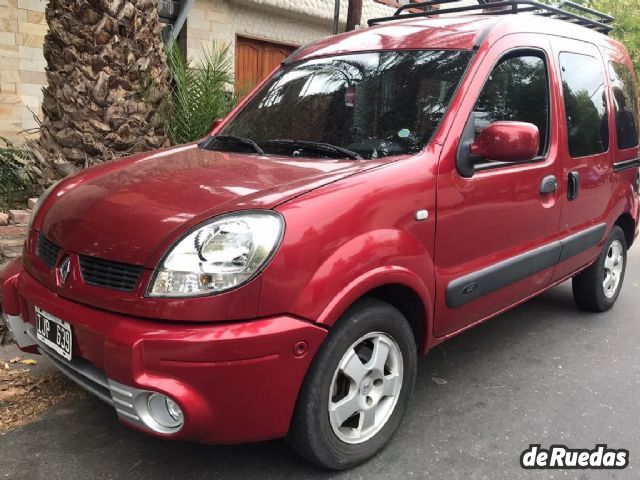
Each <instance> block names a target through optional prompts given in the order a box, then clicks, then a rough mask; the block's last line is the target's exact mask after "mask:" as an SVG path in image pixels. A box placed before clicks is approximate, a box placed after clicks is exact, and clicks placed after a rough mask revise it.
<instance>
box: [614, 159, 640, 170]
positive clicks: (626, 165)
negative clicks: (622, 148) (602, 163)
mask: <svg viewBox="0 0 640 480" xmlns="http://www.w3.org/2000/svg"><path fill="white" fill-rule="evenodd" d="M638 167H640V158H632V159H631V160H625V161H624V162H618V163H614V164H613V171H614V172H621V171H623V170H628V169H630V168H638Z"/></svg>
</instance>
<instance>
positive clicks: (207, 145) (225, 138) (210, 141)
mask: <svg viewBox="0 0 640 480" xmlns="http://www.w3.org/2000/svg"><path fill="white" fill-rule="evenodd" d="M216 141H222V142H235V143H239V144H241V145H248V146H249V147H251V148H253V149H254V150H255V151H256V153H259V154H260V155H264V150H262V149H261V148H260V145H258V144H257V143H256V142H254V141H253V140H251V139H250V138H245V137H238V136H236V135H216V136H215V137H209V138H207V139H206V140H205V141H204V142H202V143H201V144H200V148H203V149H205V150H214V149H213V148H212V147H213V146H214V144H215V142H216Z"/></svg>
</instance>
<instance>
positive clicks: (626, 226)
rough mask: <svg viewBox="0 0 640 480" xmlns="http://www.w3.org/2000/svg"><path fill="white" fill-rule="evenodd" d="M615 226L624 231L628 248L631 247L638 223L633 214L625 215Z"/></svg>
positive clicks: (618, 219) (619, 218)
mask: <svg viewBox="0 0 640 480" xmlns="http://www.w3.org/2000/svg"><path fill="white" fill-rule="evenodd" d="M614 225H617V226H619V227H620V228H621V229H622V231H623V232H624V237H625V240H626V241H627V248H629V247H631V245H632V244H633V241H634V239H635V233H636V222H635V220H634V219H633V217H632V216H631V214H629V213H628V212H625V213H623V214H622V215H620V216H619V217H618V218H617V219H616V221H615V222H614Z"/></svg>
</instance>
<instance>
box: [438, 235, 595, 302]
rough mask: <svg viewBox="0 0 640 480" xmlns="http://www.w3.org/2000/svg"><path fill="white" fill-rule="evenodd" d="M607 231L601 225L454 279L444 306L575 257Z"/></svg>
mask: <svg viewBox="0 0 640 480" xmlns="http://www.w3.org/2000/svg"><path fill="white" fill-rule="evenodd" d="M606 228H607V225H606V224H605V223H602V224H600V225H596V226H594V227H590V228H588V229H586V230H584V231H582V232H578V233H576V234H574V235H571V236H569V237H566V238H563V239H562V240H557V241H555V242H552V243H548V244H547V245H543V246H541V247H538V248H536V249H534V250H530V251H528V252H525V253H522V254H520V255H517V256H515V257H512V258H509V259H507V260H503V261H501V262H498V263H496V264H495V265H491V266H489V267H486V268H483V269H482V270H478V271H476V272H473V273H470V274H468V275H465V276H464V277H460V278H456V279H455V280H452V281H451V282H450V283H449V285H448V286H447V306H448V307H449V308H456V307H460V306H461V305H464V304H466V303H469V302H471V301H473V300H477V299H478V298H480V297H482V296H484V295H487V294H489V293H492V292H495V291H496V290H499V289H501V288H504V287H506V286H508V285H511V284H513V283H515V282H517V281H520V280H523V279H525V278H527V277H529V276H531V275H533V274H535V273H538V272H541V271H542V270H545V269H547V268H549V267H553V266H554V265H557V264H558V263H560V262H562V261H564V260H567V259H568V258H571V257H573V256H576V255H578V254H579V253H582V252H584V251H585V250H588V249H589V248H591V247H594V246H596V245H597V244H598V243H600V241H601V240H602V238H603V237H604V234H605V231H606Z"/></svg>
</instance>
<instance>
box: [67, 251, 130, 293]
mask: <svg viewBox="0 0 640 480" xmlns="http://www.w3.org/2000/svg"><path fill="white" fill-rule="evenodd" d="M79 257H80V270H81V272H82V278H83V279H84V282H85V283H86V284H88V285H93V286H95V287H106V288H113V289H116V290H123V291H125V292H130V291H131V290H133V289H134V288H135V287H136V285H137V284H138V279H139V278H140V274H141V273H142V267H138V266H136V265H128V264H126V263H119V262H111V261H109V260H102V259H99V258H95V257H88V256H86V255H79Z"/></svg>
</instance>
